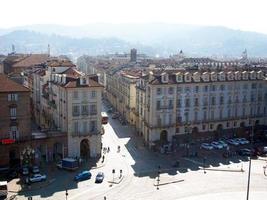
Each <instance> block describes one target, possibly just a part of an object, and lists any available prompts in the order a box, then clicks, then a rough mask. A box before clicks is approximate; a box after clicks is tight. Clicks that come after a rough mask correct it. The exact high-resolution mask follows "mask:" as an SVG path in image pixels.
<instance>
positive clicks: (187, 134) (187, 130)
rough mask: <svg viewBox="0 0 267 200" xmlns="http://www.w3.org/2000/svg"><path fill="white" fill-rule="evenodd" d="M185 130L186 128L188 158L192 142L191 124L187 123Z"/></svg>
mask: <svg viewBox="0 0 267 200" xmlns="http://www.w3.org/2000/svg"><path fill="white" fill-rule="evenodd" d="M185 128H186V140H187V141H186V156H187V157H188V155H189V145H190V141H189V134H190V123H189V122H187V123H186V124H185Z"/></svg>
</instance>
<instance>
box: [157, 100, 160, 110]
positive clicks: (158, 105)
mask: <svg viewBox="0 0 267 200" xmlns="http://www.w3.org/2000/svg"><path fill="white" fill-rule="evenodd" d="M159 109H160V100H158V101H157V110H159Z"/></svg>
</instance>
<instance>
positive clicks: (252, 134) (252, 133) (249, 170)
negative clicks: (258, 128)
mask: <svg viewBox="0 0 267 200" xmlns="http://www.w3.org/2000/svg"><path fill="white" fill-rule="evenodd" d="M250 136H251V147H253V136H254V131H253V124H252V126H251V135H250ZM251 154H252V151H251V152H250V156H249V168H248V185H247V200H248V199H249V185H250V172H251V156H252V155H251Z"/></svg>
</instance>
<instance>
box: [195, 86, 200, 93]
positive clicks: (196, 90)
mask: <svg viewBox="0 0 267 200" xmlns="http://www.w3.org/2000/svg"><path fill="white" fill-rule="evenodd" d="M198 91H199V86H198V85H196V87H195V92H196V93H198Z"/></svg>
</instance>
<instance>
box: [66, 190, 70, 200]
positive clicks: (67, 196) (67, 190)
mask: <svg viewBox="0 0 267 200" xmlns="http://www.w3.org/2000/svg"><path fill="white" fill-rule="evenodd" d="M65 195H66V200H68V195H69V193H68V189H66V192H65Z"/></svg>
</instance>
